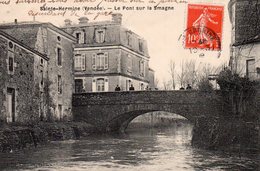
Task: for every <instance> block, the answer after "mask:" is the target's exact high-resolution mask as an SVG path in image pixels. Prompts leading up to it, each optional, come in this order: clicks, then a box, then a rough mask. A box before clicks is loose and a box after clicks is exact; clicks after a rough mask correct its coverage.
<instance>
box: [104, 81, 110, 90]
mask: <svg viewBox="0 0 260 171" xmlns="http://www.w3.org/2000/svg"><path fill="white" fill-rule="evenodd" d="M108 88H109V87H108V79H105V91H108Z"/></svg>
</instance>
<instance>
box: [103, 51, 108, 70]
mask: <svg viewBox="0 0 260 171" xmlns="http://www.w3.org/2000/svg"><path fill="white" fill-rule="evenodd" d="M104 57H105V67H104V68H105V69H108V53H107V52H106V53H105V54H104Z"/></svg>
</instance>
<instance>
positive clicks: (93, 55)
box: [92, 53, 97, 70]
mask: <svg viewBox="0 0 260 171" xmlns="http://www.w3.org/2000/svg"><path fill="white" fill-rule="evenodd" d="M96 57H97V55H96V54H95V53H93V54H92V69H94V70H96V69H97V67H96Z"/></svg>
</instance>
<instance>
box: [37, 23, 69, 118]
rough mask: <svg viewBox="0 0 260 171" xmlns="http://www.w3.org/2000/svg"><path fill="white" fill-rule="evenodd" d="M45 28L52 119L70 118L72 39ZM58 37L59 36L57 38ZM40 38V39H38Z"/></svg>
mask: <svg viewBox="0 0 260 171" xmlns="http://www.w3.org/2000/svg"><path fill="white" fill-rule="evenodd" d="M42 29H46V32H47V37H42V38H41V39H45V42H47V46H48V57H49V58H50V60H49V63H48V78H49V81H50V87H49V89H50V92H49V93H50V98H51V100H50V101H51V103H52V104H51V105H50V107H51V110H50V112H51V113H52V117H51V118H52V119H54V120H60V119H70V118H71V117H72V115H71V108H72V105H71V104H72V93H73V92H74V61H73V47H72V45H73V41H72V40H70V39H68V38H67V37H65V36H62V35H61V34H59V33H57V32H55V31H53V30H51V29H48V28H42ZM58 37H59V38H58ZM39 40H40V39H39ZM57 48H60V49H61V54H62V55H61V56H62V59H61V61H62V62H61V65H60V66H59V65H58V60H57ZM58 75H60V76H61V80H62V81H61V84H62V93H61V94H60V93H59V92H58ZM58 105H61V106H62V113H60V112H59V109H58Z"/></svg>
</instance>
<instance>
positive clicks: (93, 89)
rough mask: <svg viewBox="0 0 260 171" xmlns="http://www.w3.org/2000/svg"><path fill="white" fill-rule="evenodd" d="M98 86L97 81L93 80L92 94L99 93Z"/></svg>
mask: <svg viewBox="0 0 260 171" xmlns="http://www.w3.org/2000/svg"><path fill="white" fill-rule="evenodd" d="M96 88H97V84H96V79H95V78H93V80H92V92H96V91H97V89H96Z"/></svg>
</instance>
